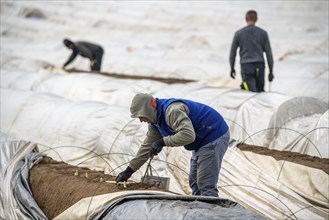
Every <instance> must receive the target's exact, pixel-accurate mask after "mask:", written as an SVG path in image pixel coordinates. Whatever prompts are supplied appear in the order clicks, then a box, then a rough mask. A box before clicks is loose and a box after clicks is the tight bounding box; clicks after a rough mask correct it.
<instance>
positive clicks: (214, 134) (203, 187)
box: [116, 93, 230, 197]
mask: <svg viewBox="0 0 329 220" xmlns="http://www.w3.org/2000/svg"><path fill="white" fill-rule="evenodd" d="M130 112H131V117H132V118H139V120H140V122H147V123H148V124H149V125H148V132H147V134H146V138H145V140H144V143H143V144H142V145H141V147H140V149H139V151H138V152H137V155H136V156H135V158H134V159H132V160H131V161H130V163H129V166H128V167H127V168H126V170H124V171H123V172H121V173H119V175H118V176H117V178H116V181H117V182H124V181H127V180H128V179H129V178H130V177H131V175H132V174H133V173H134V172H135V171H136V170H138V169H139V168H140V167H141V166H142V165H143V164H144V163H145V162H146V161H147V160H148V158H150V157H153V156H154V155H157V154H158V153H160V152H161V150H162V149H163V147H164V146H167V147H179V146H184V148H185V149H186V150H189V151H192V157H191V164H190V174H189V185H190V187H191V189H192V194H193V195H202V196H214V197H218V189H217V182H218V176H219V171H220V168H221V164H222V160H223V157H224V154H225V152H226V150H227V147H228V143H229V139H230V134H229V129H228V126H227V124H226V122H225V120H224V119H223V117H222V116H221V115H220V114H219V113H218V112H217V111H216V110H214V109H213V108H211V107H210V106H207V105H204V104H202V103H198V102H194V101H191V100H187V99H176V98H171V99H158V98H154V97H153V96H152V95H150V94H143V93H140V94H137V95H135V97H134V98H133V100H132V103H131V107H130Z"/></svg>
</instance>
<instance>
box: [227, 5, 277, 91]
mask: <svg viewBox="0 0 329 220" xmlns="http://www.w3.org/2000/svg"><path fill="white" fill-rule="evenodd" d="M246 21H247V26H246V27H244V28H242V29H240V30H238V31H237V32H236V33H235V35H234V38H233V42H232V46H231V51H230V65H231V77H232V78H233V79H235V75H236V73H235V69H234V63H235V56H236V50H237V48H238V47H239V48H240V51H239V53H240V64H241V76H242V84H241V89H244V90H247V91H252V92H264V84H265V83H264V81H265V80H264V78H265V73H264V72H265V62H264V56H263V53H264V52H265V53H266V58H267V63H268V67H269V72H270V73H269V75H268V80H269V81H270V82H272V80H273V78H274V76H273V56H272V50H271V45H270V40H269V38H268V35H267V32H266V31H264V30H263V29H261V28H259V27H256V26H255V23H256V21H257V12H256V11H253V10H250V11H248V12H247V13H246Z"/></svg>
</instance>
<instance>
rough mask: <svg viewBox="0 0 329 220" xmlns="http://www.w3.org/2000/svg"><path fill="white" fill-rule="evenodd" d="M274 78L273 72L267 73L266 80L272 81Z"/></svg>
mask: <svg viewBox="0 0 329 220" xmlns="http://www.w3.org/2000/svg"><path fill="white" fill-rule="evenodd" d="M273 79H274V75H273V73H271V72H270V74H268V81H270V82H272V81H273Z"/></svg>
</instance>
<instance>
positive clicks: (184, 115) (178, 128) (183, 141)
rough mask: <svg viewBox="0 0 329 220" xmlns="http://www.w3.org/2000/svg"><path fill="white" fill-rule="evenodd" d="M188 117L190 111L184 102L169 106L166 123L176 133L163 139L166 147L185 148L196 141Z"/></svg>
mask: <svg viewBox="0 0 329 220" xmlns="http://www.w3.org/2000/svg"><path fill="white" fill-rule="evenodd" d="M188 115H189V109H188V107H187V105H185V104H184V103H182V102H174V103H172V104H171V105H170V106H168V108H167V110H166V122H167V124H168V125H169V127H171V128H172V129H173V130H174V131H175V134H174V135H171V136H167V137H164V138H163V140H164V142H165V144H166V146H168V147H177V146H184V145H187V144H190V143H192V142H193V141H194V140H195V131H194V128H193V124H192V122H191V120H190V118H189V117H188Z"/></svg>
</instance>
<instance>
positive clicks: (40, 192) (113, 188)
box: [29, 157, 161, 219]
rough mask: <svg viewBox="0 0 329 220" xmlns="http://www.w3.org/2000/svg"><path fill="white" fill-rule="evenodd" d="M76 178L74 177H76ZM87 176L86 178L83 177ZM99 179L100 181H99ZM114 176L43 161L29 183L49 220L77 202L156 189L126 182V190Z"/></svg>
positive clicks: (56, 162)
mask: <svg viewBox="0 0 329 220" xmlns="http://www.w3.org/2000/svg"><path fill="white" fill-rule="evenodd" d="M77 172H78V175H75V174H77ZM86 175H87V178H86ZM100 178H102V182H100ZM114 180H115V176H110V175H105V174H104V173H102V172H97V171H93V170H89V169H86V168H81V167H75V166H71V165H68V164H66V163H63V162H58V161H54V160H52V159H51V158H49V157H45V158H43V159H42V160H41V161H40V162H39V163H38V164H36V165H35V166H33V167H32V169H31V170H30V176H29V184H30V187H31V190H32V193H33V197H34V199H35V201H36V202H37V203H38V205H39V207H40V208H41V209H42V210H43V212H44V213H45V215H46V216H47V217H48V218H49V219H53V218H54V217H56V216H57V215H59V214H60V213H62V212H63V211H65V210H66V209H68V208H69V207H70V206H72V205H73V204H75V203H76V202H78V201H79V200H81V199H83V198H86V197H91V196H96V195H101V194H107V193H112V192H118V191H122V190H125V191H126V190H146V189H147V190H158V191H161V189H159V188H158V187H155V186H151V185H148V184H144V183H130V182H129V183H128V184H127V188H124V186H123V185H117V184H116V183H107V182H105V181H114Z"/></svg>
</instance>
